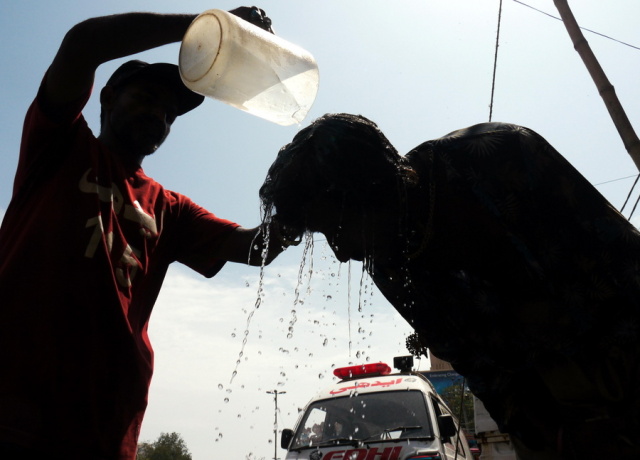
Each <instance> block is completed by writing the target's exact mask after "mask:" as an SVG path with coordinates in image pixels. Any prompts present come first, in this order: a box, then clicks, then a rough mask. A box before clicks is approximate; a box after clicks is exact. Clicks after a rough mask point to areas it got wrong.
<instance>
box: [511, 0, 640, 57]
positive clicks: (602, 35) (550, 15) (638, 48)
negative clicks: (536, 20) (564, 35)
mask: <svg viewBox="0 0 640 460" xmlns="http://www.w3.org/2000/svg"><path fill="white" fill-rule="evenodd" d="M513 1H514V2H516V3H519V4H520V5H522V6H526V7H527V8H531V9H532V10H534V11H537V12H538V13H542V14H544V15H546V16H549V17H550V18H553V19H557V20H558V21H562V18H559V17H557V16H554V15H552V14H549V13H547V12H545V11H542V10H539V9H538V8H534V7H533V6H531V5H527V4H526V3H523V2H521V1H520V0H513ZM580 28H581V29H582V30H586V31H587V32H591V33H592V34H596V35H599V36H601V37H603V38H606V39H608V40H612V41H614V42H617V43H620V44H621V45H625V46H628V47H629V48H634V49H637V50H640V47H637V46H634V45H631V44H629V43H626V42H623V41H621V40H618V39H617V38H613V37H610V36H608V35H605V34H602V33H600V32H596V31H595V30H591V29H587V28H586V27H580Z"/></svg>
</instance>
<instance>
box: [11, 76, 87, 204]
mask: <svg viewBox="0 0 640 460" xmlns="http://www.w3.org/2000/svg"><path fill="white" fill-rule="evenodd" d="M46 79H47V76H46V75H45V76H44V78H43V80H42V83H41V84H40V89H39V91H38V95H37V96H36V98H35V100H34V101H33V102H32V104H31V106H30V107H29V109H28V111H27V114H26V117H25V120H24V125H23V129H22V140H21V144H20V158H19V160H18V169H17V171H16V177H15V181H14V188H13V192H14V194H17V193H18V192H19V191H20V189H21V188H22V187H23V186H24V185H25V184H26V183H29V184H33V183H34V182H37V181H38V180H41V178H42V177H43V176H45V175H46V174H47V173H48V172H49V171H51V170H53V169H55V167H56V166H57V165H59V164H60V163H61V162H62V160H63V159H64V155H65V154H68V152H69V149H68V148H66V147H67V144H68V143H69V142H70V141H69V139H70V138H71V137H72V136H73V133H74V132H75V129H76V128H77V127H78V126H79V125H81V124H84V125H86V122H85V120H84V118H83V117H82V109H83V108H84V106H85V104H86V103H87V101H88V99H89V96H90V95H91V91H87V93H86V94H84V95H82V96H81V97H80V98H78V99H77V100H76V101H74V102H72V103H69V104H67V105H64V106H61V107H53V106H51V105H50V104H49V103H48V102H47V101H46V98H45V96H44V91H43V87H44V84H45V82H46Z"/></svg>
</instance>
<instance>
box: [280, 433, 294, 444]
mask: <svg viewBox="0 0 640 460" xmlns="http://www.w3.org/2000/svg"><path fill="white" fill-rule="evenodd" d="M292 439H293V430H290V429H289V428H285V429H284V430H282V435H281V436H280V447H282V448H283V449H288V448H289V443H291V440H292Z"/></svg>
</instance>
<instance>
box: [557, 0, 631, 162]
mask: <svg viewBox="0 0 640 460" xmlns="http://www.w3.org/2000/svg"><path fill="white" fill-rule="evenodd" d="M553 3H555V5H556V8H557V9H558V12H559V13H560V17H561V18H562V22H563V23H564V26H565V27H566V29H567V32H568V33H569V36H570V37H571V41H572V42H573V47H574V48H575V50H576V51H577V52H578V54H579V55H580V57H581V58H582V61H583V62H584V65H585V66H586V67H587V70H588V71H589V74H590V75H591V78H592V79H593V82H594V83H595V84H596V87H597V88H598V92H599V93H600V96H601V97H602V100H603V101H604V104H605V105H606V106H607V110H608V111H609V115H610V116H611V119H612V120H613V124H614V125H615V127H616V129H617V130H618V134H620V137H621V138H622V143H623V144H624V147H625V148H626V150H627V152H628V153H629V155H630V156H631V159H632V160H633V162H634V163H635V164H636V167H637V168H638V170H640V140H638V136H637V135H636V133H635V131H634V130H633V127H632V126H631V123H630V122H629V119H628V118H627V114H626V113H625V111H624V109H623V108H622V104H620V101H619V100H618V97H617V96H616V92H615V90H614V88H613V85H612V84H611V83H609V80H608V79H607V76H606V75H605V73H604V70H602V67H601V66H600V64H599V63H598V60H597V59H596V57H595V55H594V54H593V52H592V51H591V48H590V47H589V43H588V42H587V40H586V39H585V38H584V35H583V34H582V31H581V30H580V26H578V23H577V21H576V19H575V18H574V16H573V13H572V12H571V9H570V8H569V4H568V3H567V0H553Z"/></svg>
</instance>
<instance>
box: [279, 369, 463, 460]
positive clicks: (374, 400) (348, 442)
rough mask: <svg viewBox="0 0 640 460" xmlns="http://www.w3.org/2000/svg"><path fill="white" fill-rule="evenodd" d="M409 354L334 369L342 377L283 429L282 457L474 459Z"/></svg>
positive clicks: (322, 459)
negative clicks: (391, 363)
mask: <svg viewBox="0 0 640 460" xmlns="http://www.w3.org/2000/svg"><path fill="white" fill-rule="evenodd" d="M412 361H413V359H412V357H410V356H409V357H400V358H396V359H394V365H395V366H396V367H397V368H398V369H400V371H399V372H398V373H396V374H392V373H391V368H390V367H389V366H388V365H387V364H384V363H372V364H364V365H357V366H351V367H342V368H338V369H335V370H334V375H335V376H336V377H338V378H339V379H340V381H339V382H337V383H335V384H333V385H332V386H330V387H329V388H326V389H325V390H323V391H321V392H320V393H318V394H317V395H316V396H315V397H314V398H312V399H311V401H310V402H309V403H308V404H307V405H306V407H305V408H304V410H303V411H302V412H301V415H300V418H299V419H298V422H297V424H296V427H295V429H294V430H290V429H285V430H283V431H282V438H281V443H280V444H281V447H282V448H283V449H287V456H286V460H303V459H304V460H463V459H465V460H472V456H471V452H470V450H469V445H468V443H467V440H466V438H465V435H464V433H462V431H461V430H460V428H459V425H458V422H457V420H456V419H455V418H454V416H453V415H452V414H451V411H450V410H449V408H448V407H447V406H446V404H445V403H444V402H443V400H442V399H441V398H440V396H439V395H438V394H437V393H436V390H435V389H434V387H433V385H432V384H431V383H430V382H429V381H428V380H427V379H426V378H425V377H424V376H422V375H420V374H418V373H416V372H412V371H411V367H412V366H413V363H412Z"/></svg>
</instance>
